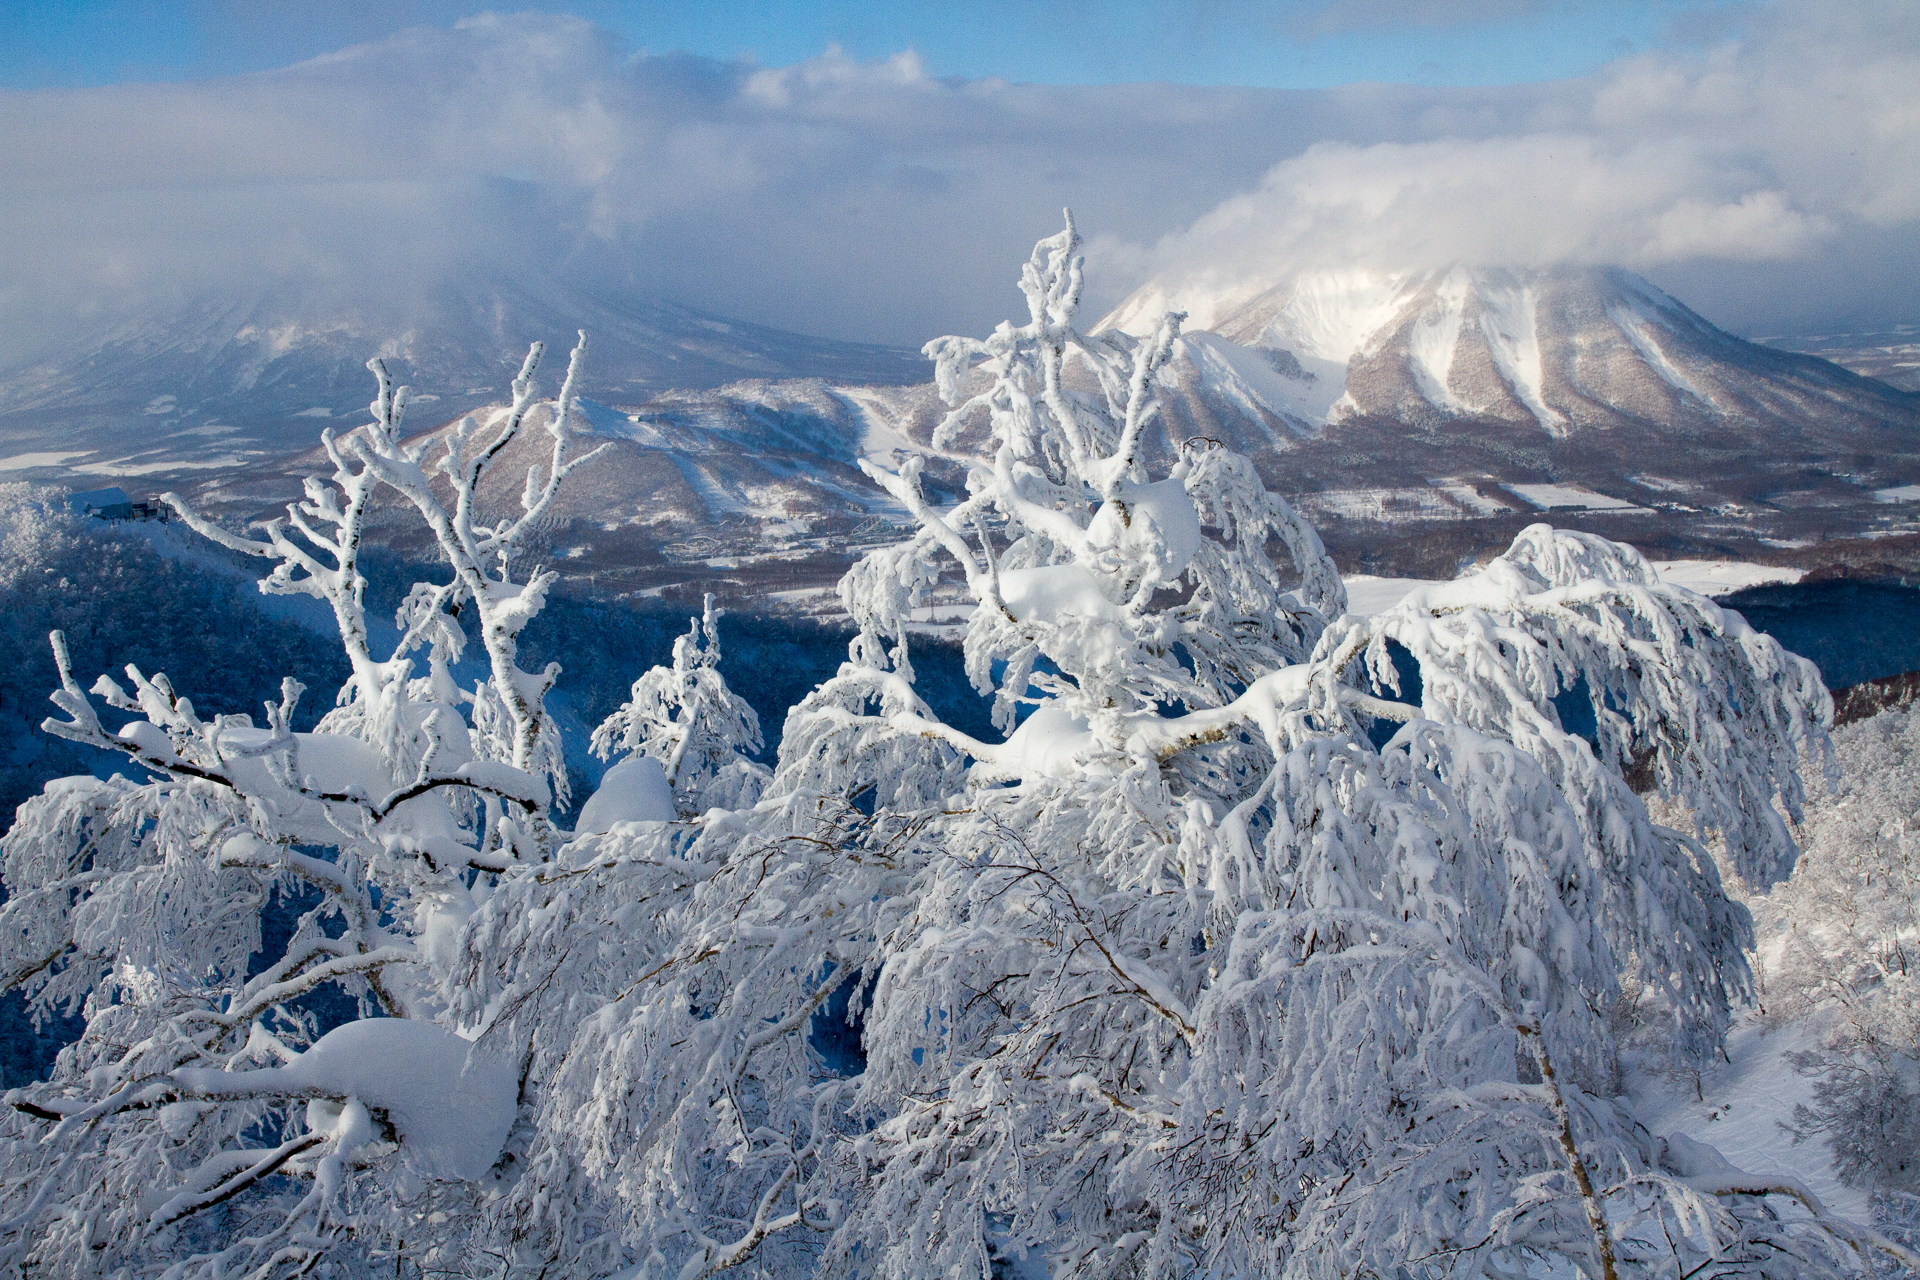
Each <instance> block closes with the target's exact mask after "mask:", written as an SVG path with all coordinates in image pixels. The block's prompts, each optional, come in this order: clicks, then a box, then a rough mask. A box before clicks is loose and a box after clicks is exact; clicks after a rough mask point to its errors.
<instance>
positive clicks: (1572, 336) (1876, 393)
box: [1101, 265, 1910, 437]
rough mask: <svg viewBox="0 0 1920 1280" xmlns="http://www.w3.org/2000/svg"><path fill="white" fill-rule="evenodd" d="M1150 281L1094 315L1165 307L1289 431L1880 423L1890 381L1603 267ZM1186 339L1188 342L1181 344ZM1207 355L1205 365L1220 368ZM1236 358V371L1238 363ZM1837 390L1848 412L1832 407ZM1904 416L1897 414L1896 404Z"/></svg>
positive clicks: (1552, 430)
mask: <svg viewBox="0 0 1920 1280" xmlns="http://www.w3.org/2000/svg"><path fill="white" fill-rule="evenodd" d="M1178 292H1179V294H1180V296H1179V297H1178V298H1175V296H1174V294H1175V291H1171V290H1169V289H1168V288H1166V287H1165V286H1162V285H1158V284H1154V285H1149V286H1147V287H1146V288H1144V289H1142V290H1140V291H1139V292H1137V293H1136V294H1135V295H1134V296H1133V297H1132V298H1129V299H1128V300H1127V301H1126V302H1124V303H1122V304H1121V306H1120V307H1118V308H1116V309H1115V311H1114V312H1113V313H1112V314H1111V315H1109V316H1108V317H1107V318H1106V319H1105V320H1103V321H1102V322H1101V323H1102V327H1108V328H1118V329H1122V330H1125V331H1129V332H1140V331H1142V330H1143V329H1144V328H1145V327H1149V326H1150V325H1151V324H1152V323H1153V322H1154V319H1155V318H1157V317H1156V316H1155V315H1154V313H1153V308H1155V307H1156V306H1164V305H1165V303H1166V302H1167V301H1169V300H1177V301H1179V302H1180V303H1181V305H1183V306H1185V307H1187V308H1188V309H1189V311H1190V317H1191V318H1190V321H1189V326H1188V327H1189V330H1190V331H1196V332H1204V333H1207V334H1210V335H1211V336H1212V337H1213V338H1215V339H1223V340H1225V341H1226V342H1229V343H1232V344H1234V345H1235V346H1238V347H1241V348H1245V349H1248V350H1251V351H1255V352H1260V353H1263V354H1264V355H1265V356H1266V357H1267V358H1268V359H1267V363H1268V364H1269V365H1270V366H1271V367H1272V369H1273V370H1274V372H1275V374H1276V376H1277V377H1278V379H1279V384H1278V386H1277V387H1276V386H1275V385H1273V384H1272V381H1271V380H1270V379H1265V378H1263V377H1261V376H1259V375H1258V374H1257V372H1256V375H1255V378H1254V380H1255V381H1260V382H1266V383H1268V384H1269V385H1268V386H1267V387H1266V388H1265V392H1264V394H1263V393H1262V392H1260V391H1254V392H1252V395H1253V398H1254V399H1256V400H1258V401H1261V402H1262V403H1264V404H1265V406H1266V408H1267V409H1268V410H1269V411H1270V412H1271V413H1273V414H1274V415H1275V416H1276V417H1278V418H1281V419H1284V420H1286V421H1287V422H1288V423H1289V424H1290V425H1292V426H1293V427H1294V428H1295V429H1296V430H1299V431H1305V432H1314V431H1318V430H1319V429H1320V428H1322V427H1325V426H1327V425H1330V424H1333V423H1337V422H1340V421H1343V420H1345V419H1347V418H1351V417H1355V416H1364V415H1383V416H1386V417H1392V418H1404V419H1409V420H1419V421H1423V422H1424V421H1433V420H1446V419H1452V418H1487V419H1496V420H1506V421H1511V422H1514V423H1516V424H1528V425H1531V426H1533V427H1536V428H1538V429H1540V430H1542V431H1545V432H1546V433H1547V434H1548V435H1550V436H1555V437H1558V436H1564V435H1567V434H1568V433H1570V432H1574V431H1577V430H1579V429H1581V428H1584V427H1608V426H1614V425H1618V424H1619V423H1620V422H1621V421H1622V420H1623V419H1631V420H1634V421H1636V422H1639V423H1642V424H1660V425H1666V426H1672V427H1686V426H1688V425H1699V424H1702V423H1705V422H1708V421H1713V422H1716V423H1720V424H1724V423H1726V422H1728V421H1730V420H1741V419H1753V420H1755V421H1756V423H1761V424H1762V425H1764V423H1763V421H1762V420H1765V421H1771V420H1772V419H1774V418H1777V417H1779V416H1780V415H1781V414H1783V413H1786V414H1792V415H1795V416H1803V415H1804V413H1805V412H1806V411H1807V409H1808V407H1809V405H1808V403H1805V402H1809V401H1811V400H1818V401H1820V402H1821V403H1820V404H1819V406H1818V412H1817V414H1816V416H1832V415H1834V414H1836V413H1837V414H1840V415H1842V416H1847V417H1863V418H1870V419H1873V420H1875V421H1878V420H1879V419H1881V418H1883V417H1884V416H1885V413H1886V411H1887V409H1888V407H1889V405H1888V404H1887V403H1882V402H1883V401H1891V402H1895V403H1897V402H1898V401H1900V400H1901V399H1902V397H1900V396H1899V393H1898V392H1895V391H1894V390H1893V389H1892V388H1886V387H1881V386H1879V385H1878V384H1874V383H1871V382H1868V381H1866V380H1864V379H1860V378H1858V377H1856V376H1854V375H1851V374H1848V373H1846V372H1845V371H1844V370H1841V369H1839V368H1837V367H1835V366H1830V365H1824V364H1817V363H1814V362H1809V361H1806V360H1804V359H1800V358H1797V357H1794V356H1790V355H1785V354H1783V353H1780V352H1777V351H1773V350H1771V349H1768V348H1764V347H1759V346H1756V345H1754V344H1752V343H1749V342H1746V341H1743V340H1742V339H1739V338H1736V337H1734V336H1733V335H1731V334H1728V333H1725V332H1723V331H1721V330H1720V329H1718V328H1715V327H1714V326H1713V325H1712V324H1710V323H1709V322H1708V321H1706V320H1705V319H1703V318H1702V317H1700V316H1699V315H1697V314H1695V313H1694V312H1693V311H1691V310H1689V309H1688V308H1687V307H1686V306H1685V305H1684V304H1682V303H1681V302H1679V301H1677V300H1676V299H1674V298H1672V297H1671V296H1669V295H1668V294H1666V293H1665V292H1663V291H1662V290H1660V289H1659V288H1657V287H1656V286H1654V285H1653V284H1651V283H1649V282H1648V281H1646V280H1644V279H1642V278H1641V277H1639V276H1637V275H1634V274H1633V273H1632V272H1629V271H1626V270H1623V269H1621V268H1618V267H1607V266H1555V267H1545V268H1511V267H1474V266H1467V265H1454V266H1450V267H1445V268H1441V269H1438V270H1430V271H1419V272H1399V273H1392V272H1377V271H1366V270H1360V269H1349V270H1341V271H1319V272H1302V273H1299V274H1297V275H1295V276H1294V277H1292V278H1290V279H1288V280H1286V281H1283V282H1281V283H1280V284H1277V285H1272V286H1270V287H1267V288H1265V289H1261V290H1259V291H1257V292H1251V293H1250V292H1248V291H1246V290H1244V289H1239V288H1236V287H1234V286H1231V285H1226V286H1223V287H1221V288H1218V289H1213V290H1211V291H1208V290H1196V289H1193V288H1186V289H1183V290H1180V291H1178ZM1196 341H1200V340H1198V339H1196ZM1222 355H1223V353H1222V352H1220V351H1219V349H1218V347H1217V345H1216V347H1215V349H1213V350H1212V351H1211V352H1209V353H1208V355H1207V356H1206V357H1202V358H1211V359H1214V360H1216V361H1217V360H1219V359H1221V358H1222ZM1243 363H1244V362H1243ZM1843 391H1844V392H1845V393H1849V395H1850V396H1851V397H1852V398H1854V399H1856V400H1858V401H1859V403H1858V404H1856V405H1851V406H1850V405H1848V404H1846V403H1844V401H1845V400H1846V399H1847V398H1848V396H1847V395H1842V396H1840V397H1839V398H1838V399H1836V393H1840V392H1843ZM1908 412H1910V410H1908Z"/></svg>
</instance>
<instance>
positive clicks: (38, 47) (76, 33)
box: [0, 0, 1740, 88]
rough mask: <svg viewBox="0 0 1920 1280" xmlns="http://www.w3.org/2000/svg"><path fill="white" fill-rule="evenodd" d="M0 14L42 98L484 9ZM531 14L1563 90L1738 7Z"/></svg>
mask: <svg viewBox="0 0 1920 1280" xmlns="http://www.w3.org/2000/svg"><path fill="white" fill-rule="evenodd" d="M0 7H4V9H5V11H6V20H5V22H4V23H0V85H4V86H6V87H11V88H53V87H91V86H100V85H110V84H118V83H125V82H146V81H173V82H178V81H192V80H200V79H206V78H210V77H216V76H223V75H231V74H235V73H243V72H248V71H259V70H264V69H268V68H272V67H278V66H284V65H286V64H288V63H291V62H297V61H300V60H303V59H306V58H311V57H314V56H317V55H320V54H324V53H328V52H331V51H333V50H336V49H339V48H341V47H343V46H347V45H351V44H355V43H358V42H362V41H372V40H377V39H380V38H382V37H384V36H386V35H388V34H389V33H391V32H393V31H394V30H396V29H397V28H401V27H406V26H447V25H450V24H451V23H452V22H453V21H455V20H457V19H458V18H460V17H463V16H466V15H467V14H469V13H472V12H475V11H477V10H478V9H480V8H483V7H485V6H482V5H477V4H472V3H468V4H456V3H448V2H446V0H391V2H389V3H382V4H363V3H345V4H315V3H311V2H307V0H303V2H301V3H293V2H291V0H244V2H236V0H202V2H200V3H157V2H155V0H6V3H5V5H4V6H0ZM543 7H544V8H546V9H548V10H549V11H553V12H560V13H571V14H574V15H577V16H580V17H584V18H587V19H589V20H590V21H592V22H594V23H595V24H596V25H598V26H600V27H602V28H604V29H606V30H608V31H610V32H613V33H615V34H616V35H617V36H618V37H619V38H621V39H622V40H623V41H624V43H625V44H626V45H627V46H628V48H630V49H631V50H634V51H647V52H652V53H666V52H674V51H684V52H691V53H696V54H701V55H705V56H708V57H714V58H721V59H734V58H746V59H751V60H753V61H755V62H758V63H759V64H761V65H763V66H785V65H789V64H792V63H796V62H800V61H802V60H804V59H807V58H810V57H813V56H815V55H817V54H819V53H821V52H822V51H823V50H825V49H826V48H827V47H828V46H829V45H837V46H839V47H840V48H842V49H844V50H845V51H846V52H847V53H848V54H849V55H851V56H853V57H855V58H857V59H861V60H871V59H875V58H883V57H886V56H889V55H891V54H895V53H898V52H901V51H902V50H906V49H913V50H915V51H917V52H918V53H919V54H920V55H921V56H922V58H923V59H924V60H925V62H926V64H927V67H928V70H929V71H930V72H932V73H933V74H935V75H953V76H963V77H967V78H985V77H997V78H1002V79H1006V80H1012V81H1018V82H1030V83H1039V84H1056V85H1089V84H1117V83H1128V82H1137V81H1168V82H1174V83H1180V84H1194V85H1248V86H1260V87H1268V88H1325V87H1329V86H1333V85H1340V84H1348V83H1353V82H1356V81H1386V82H1391V83H1400V84H1422V85H1504V84H1516V83H1527V82H1535V81H1543V80H1556V79H1563V78H1566V77H1569V76H1575V75H1581V74H1584V73H1587V72H1590V71H1592V70H1594V69H1595V68H1597V67H1599V66H1601V65H1603V64H1605V63H1606V62H1608V61H1611V60H1613V59H1616V58H1619V57H1621V56H1622V55H1625V54H1630V53H1636V52H1643V51H1645V50H1648V49H1650V48H1656V47H1661V46H1664V45H1672V44H1674V43H1676V42H1677V43H1686V42H1687V41H1688V40H1690V39H1698V38H1700V37H1702V36H1711V35H1714V34H1717V33H1719V32H1721V31H1723V30H1725V29H1726V28H1727V27H1728V25H1729V23H1730V22H1732V21H1734V20H1735V19H1737V17H1738V15H1739V12H1740V9H1739V8H1738V7H1732V6H1726V5H1722V4H1715V3H1703V2H1702V0H1611V2H1608V3H1581V2H1575V0H1278V2H1275V0H1269V2H1267V3H1255V2H1249V0H1185V2H1183V3H1182V2H1172V0H1164V2H1157V3H1156V2H1154V0H1111V2H1108V3H1090V2H1088V0H1060V2H1059V3H1055V4H1051V5H1040V4H1035V3H1031V2H1025V3H1009V2H1006V0H971V2H966V3H935V2H930V0H917V2H914V3H905V2H901V0H892V2H888V0H836V2H832V3H799V2H795V0H777V2H773V3H760V4H742V3H713V4H705V3H690V2H688V0H674V2H671V3H661V2H659V0H641V2H634V0H625V2H622V0H580V2H578V3H573V4H550V5H546V6H543ZM497 8H498V9H499V10H501V11H511V10H512V9H514V8H516V6H513V5H511V4H509V5H503V6H497Z"/></svg>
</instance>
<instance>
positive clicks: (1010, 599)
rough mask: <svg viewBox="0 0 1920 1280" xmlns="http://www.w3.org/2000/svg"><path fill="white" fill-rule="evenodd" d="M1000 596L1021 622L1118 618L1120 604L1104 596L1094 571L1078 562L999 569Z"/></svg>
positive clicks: (1113, 620) (1113, 619)
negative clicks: (1088, 569) (1088, 570)
mask: <svg viewBox="0 0 1920 1280" xmlns="http://www.w3.org/2000/svg"><path fill="white" fill-rule="evenodd" d="M1000 598H1001V599H1002V600H1004V601H1005V602H1006V606H1007V612H1008V613H1011V614H1012V615H1013V616H1014V617H1015V618H1017V619H1018V620H1020V621H1021V622H1049V623H1055V624H1058V623H1059V622H1061V621H1062V620H1064V619H1066V618H1069V617H1072V618H1081V619H1085V620H1086V621H1088V622H1114V623H1117V622H1119V621H1120V620H1121V614H1120V606H1119V605H1117V604H1115V603H1114V602H1113V601H1111V600H1109V599H1107V597H1106V595H1105V594H1104V593H1103V592H1102V591H1101V590H1100V584H1099V583H1098V582H1095V581H1094V578H1093V575H1092V574H1091V573H1088V572H1087V571H1086V570H1085V569H1082V568H1081V567H1080V566H1079V565H1077V564H1049V565H1042V566H1040V567H1039V568H1037V569H1002V570H1001V571H1000Z"/></svg>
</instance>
